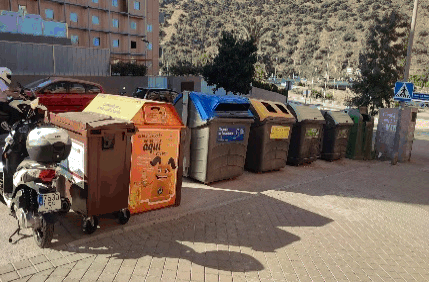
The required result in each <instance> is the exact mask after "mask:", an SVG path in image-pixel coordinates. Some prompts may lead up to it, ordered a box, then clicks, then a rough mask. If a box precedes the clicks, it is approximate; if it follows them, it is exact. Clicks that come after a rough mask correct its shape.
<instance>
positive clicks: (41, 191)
mask: <svg viewBox="0 0 429 282" xmlns="http://www.w3.org/2000/svg"><path fill="white" fill-rule="evenodd" d="M38 102H39V99H36V100H34V101H30V100H25V101H13V102H11V103H10V105H11V106H15V107H16V109H17V110H19V111H20V113H22V119H21V120H19V121H17V122H16V123H15V124H13V125H12V126H9V125H8V124H7V123H5V122H3V123H2V124H1V127H2V128H3V129H5V130H6V131H8V132H9V135H8V136H7V137H6V139H5V142H6V144H5V145H4V148H3V152H2V162H1V166H0V180H1V181H0V182H1V183H0V192H1V195H2V197H3V199H4V201H5V203H6V205H7V207H8V208H9V209H10V214H11V215H12V216H13V217H15V218H16V219H17V221H18V228H17V229H16V231H15V232H14V233H13V234H12V235H11V236H10V237H9V242H12V237H13V236H14V235H15V234H18V235H19V232H20V230H21V228H31V229H33V238H34V240H35V242H36V244H37V245H38V246H39V247H41V248H45V247H47V246H48V245H49V244H50V243H51V241H52V238H53V234H54V224H55V222H56V221H57V220H58V216H59V215H61V214H63V213H65V212H68V210H69V209H70V202H69V200H68V199H67V198H66V197H65V195H61V194H62V193H60V192H59V191H57V187H56V185H55V183H56V179H57V177H59V174H58V173H57V172H58V164H59V162H60V161H62V160H64V159H66V158H67V157H68V155H69V154H70V150H71V139H70V137H69V135H68V133H67V132H66V131H65V130H63V129H59V128H55V127H53V126H50V125H47V124H44V122H43V120H44V114H45V112H46V107H44V106H42V105H39V104H38ZM14 167H16V169H14ZM8 170H9V174H8V175H10V174H11V173H13V177H12V182H13V183H12V184H11V183H10V181H8V183H6V181H5V180H6V171H8ZM5 185H11V186H12V187H11V186H8V187H7V189H5V188H6V187H5ZM6 191H7V193H6Z"/></svg>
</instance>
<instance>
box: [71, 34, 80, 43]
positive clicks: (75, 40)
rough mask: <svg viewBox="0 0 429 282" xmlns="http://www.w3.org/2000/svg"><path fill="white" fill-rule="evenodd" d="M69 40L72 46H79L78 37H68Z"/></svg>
mask: <svg viewBox="0 0 429 282" xmlns="http://www.w3.org/2000/svg"><path fill="white" fill-rule="evenodd" d="M70 39H71V42H72V43H73V45H77V44H79V36H77V35H72V36H70Z"/></svg>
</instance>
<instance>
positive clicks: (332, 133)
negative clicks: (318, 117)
mask: <svg viewBox="0 0 429 282" xmlns="http://www.w3.org/2000/svg"><path fill="white" fill-rule="evenodd" d="M321 113H322V115H323V117H324V118H325V121H326V124H325V125H324V126H323V141H322V144H323V145H322V154H321V159H324V160H327V161H333V160H339V159H342V158H344V157H345V156H346V151H347V143H348V140H349V135H350V129H351V128H352V126H353V120H352V119H351V118H350V116H349V115H348V114H346V113H344V112H334V111H324V110H322V111H321Z"/></svg>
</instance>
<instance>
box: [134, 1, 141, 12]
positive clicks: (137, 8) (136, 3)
mask: <svg viewBox="0 0 429 282" xmlns="http://www.w3.org/2000/svg"><path fill="white" fill-rule="evenodd" d="M134 10H140V2H139V1H134Z"/></svg>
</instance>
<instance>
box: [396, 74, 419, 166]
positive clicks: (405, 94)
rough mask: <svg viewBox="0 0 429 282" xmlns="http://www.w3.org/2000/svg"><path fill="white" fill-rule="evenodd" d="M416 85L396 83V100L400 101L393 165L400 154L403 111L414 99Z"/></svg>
mask: <svg viewBox="0 0 429 282" xmlns="http://www.w3.org/2000/svg"><path fill="white" fill-rule="evenodd" d="M413 91H414V84H412V83H409V82H396V83H395V95H394V96H393V99H394V100H397V101H400V104H399V111H398V121H397V123H396V132H395V139H394V141H393V158H392V165H396V163H397V162H398V154H399V141H400V140H399V132H400V131H401V118H402V110H403V109H404V108H405V102H409V101H411V100H412V98H413Z"/></svg>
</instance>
